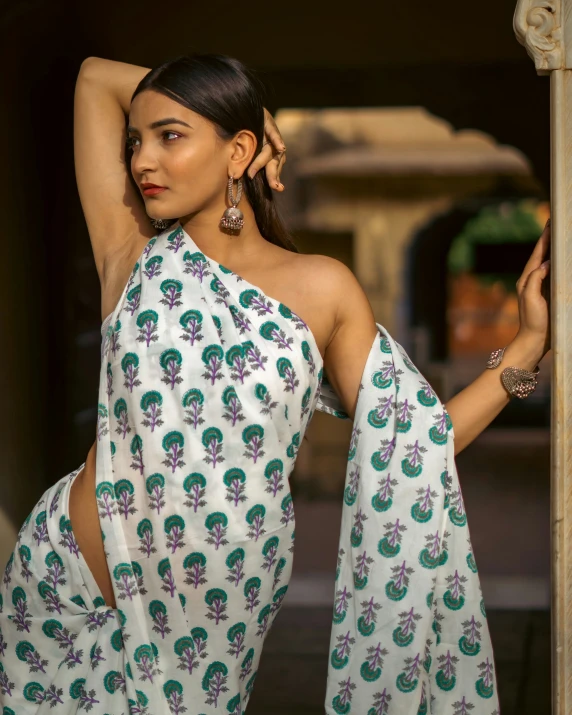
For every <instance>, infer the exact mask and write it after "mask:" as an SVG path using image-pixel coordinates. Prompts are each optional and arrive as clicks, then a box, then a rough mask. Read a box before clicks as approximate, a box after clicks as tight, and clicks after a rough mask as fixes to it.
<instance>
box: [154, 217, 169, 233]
mask: <svg viewBox="0 0 572 715" xmlns="http://www.w3.org/2000/svg"><path fill="white" fill-rule="evenodd" d="M151 225H152V226H153V228H156V229H157V230H158V231H164V230H165V229H166V228H169V226H170V225H171V221H169V219H166V218H152V219H151Z"/></svg>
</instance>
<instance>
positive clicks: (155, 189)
mask: <svg viewBox="0 0 572 715" xmlns="http://www.w3.org/2000/svg"><path fill="white" fill-rule="evenodd" d="M141 190H142V192H143V193H144V194H145V196H156V195H157V194H160V193H162V192H163V191H165V190H166V187H165V186H158V185H157V184H149V183H143V184H141Z"/></svg>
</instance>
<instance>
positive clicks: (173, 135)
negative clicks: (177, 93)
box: [127, 90, 232, 220]
mask: <svg viewBox="0 0 572 715" xmlns="http://www.w3.org/2000/svg"><path fill="white" fill-rule="evenodd" d="M127 134H128V142H129V144H130V145H131V147H132V150H133V151H132V158H131V172H132V174H133V178H134V179H135V181H136V182H137V185H138V187H139V190H140V192H141V195H142V197H143V200H144V202H145V208H146V210H147V214H148V215H149V216H150V217H151V218H156V219H157V218H163V219H170V218H181V217H182V216H191V215H195V214H197V213H198V212H205V211H206V212H207V213H208V214H210V212H211V211H212V212H214V213H216V214H217V215H218V214H219V213H220V214H222V212H223V211H224V208H225V206H226V205H225V189H226V186H227V181H228V172H229V158H230V154H231V151H232V148H231V147H230V144H229V142H225V141H223V140H222V139H221V138H220V137H219V136H218V134H217V132H216V130H215V127H214V125H213V124H212V123H211V122H209V121H208V120H207V119H204V118H203V117H201V116H200V115H199V114H196V113H195V112H193V111H191V110H190V109H187V108H186V107H183V106H182V105H181V104H179V103H178V102H175V101H174V100H172V99H169V97H165V96H164V95H163V94H159V93H158V92H153V91H149V90H146V91H144V92H141V94H138V95H137V96H136V97H135V99H134V100H133V102H132V103H131V110H130V113H129V128H128V132H127ZM146 184H154V185H156V186H158V187H161V189H162V190H160V191H154V190H153V188H151V187H147V189H146ZM217 220H218V219H217Z"/></svg>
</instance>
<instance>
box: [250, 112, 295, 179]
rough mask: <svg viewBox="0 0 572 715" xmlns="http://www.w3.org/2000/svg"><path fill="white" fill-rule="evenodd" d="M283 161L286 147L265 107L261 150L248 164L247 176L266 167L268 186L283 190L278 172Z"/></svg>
mask: <svg viewBox="0 0 572 715" xmlns="http://www.w3.org/2000/svg"><path fill="white" fill-rule="evenodd" d="M285 163H286V147H285V146H284V142H283V141H282V136H281V135H280V131H279V129H278V127H277V126H276V122H275V121H274V117H273V116H272V115H271V114H270V112H269V111H268V110H267V109H265V110H264V142H263V144H262V151H261V152H260V154H259V155H258V156H257V157H256V159H255V160H254V161H253V162H252V164H251V165H250V167H249V169H248V176H250V178H251V179H253V178H254V176H255V175H256V173H257V172H258V171H259V170H260V169H262V168H263V167H266V178H267V179H268V183H269V184H270V188H271V189H274V191H284V184H281V183H280V172H281V171H282V167H283V166H284V164H285Z"/></svg>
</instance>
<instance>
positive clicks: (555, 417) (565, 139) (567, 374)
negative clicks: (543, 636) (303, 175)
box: [514, 0, 572, 715]
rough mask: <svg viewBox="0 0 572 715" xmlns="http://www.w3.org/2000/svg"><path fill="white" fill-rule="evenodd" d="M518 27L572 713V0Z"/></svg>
mask: <svg viewBox="0 0 572 715" xmlns="http://www.w3.org/2000/svg"><path fill="white" fill-rule="evenodd" d="M514 28H515V32H516V35H517V37H518V40H519V41H520V42H521V43H522V44H523V45H524V46H525V47H526V50H527V52H528V54H529V55H530V57H531V58H532V59H533V60H534V63H535V65H536V69H537V71H538V73H539V74H549V75H550V76H551V77H550V81H551V140H552V157H551V160H552V166H551V194H552V196H551V204H552V205H551V215H552V247H551V254H552V264H551V310H552V350H553V359H552V365H553V375H552V419H551V422H552V447H551V491H552V495H551V517H550V518H551V536H552V713H553V715H569V713H571V712H572V677H571V674H572V439H571V438H570V435H571V434H572V282H571V281H570V267H571V266H572V0H519V2H518V5H517V8H516V12H515V16H514ZM531 131H533V128H532V127H531Z"/></svg>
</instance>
